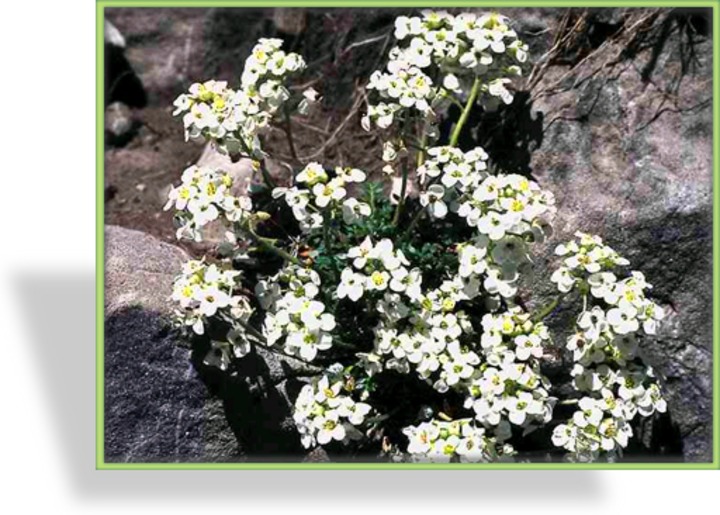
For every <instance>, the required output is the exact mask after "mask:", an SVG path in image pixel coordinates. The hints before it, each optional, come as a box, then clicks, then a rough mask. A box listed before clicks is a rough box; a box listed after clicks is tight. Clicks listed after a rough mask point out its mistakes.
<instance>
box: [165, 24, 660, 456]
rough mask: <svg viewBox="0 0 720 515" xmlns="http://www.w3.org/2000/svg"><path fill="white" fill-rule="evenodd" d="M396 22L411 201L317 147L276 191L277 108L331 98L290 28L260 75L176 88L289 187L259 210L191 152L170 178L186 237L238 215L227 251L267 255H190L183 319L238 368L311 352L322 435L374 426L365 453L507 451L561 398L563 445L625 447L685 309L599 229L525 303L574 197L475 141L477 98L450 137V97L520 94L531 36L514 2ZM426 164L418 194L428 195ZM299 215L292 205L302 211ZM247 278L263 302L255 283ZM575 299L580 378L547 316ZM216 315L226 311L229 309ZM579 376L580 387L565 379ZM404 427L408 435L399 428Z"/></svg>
mask: <svg viewBox="0 0 720 515" xmlns="http://www.w3.org/2000/svg"><path fill="white" fill-rule="evenodd" d="M395 37H396V39H397V46H395V47H394V48H393V49H391V51H390V54H389V62H388V63H387V67H386V68H384V69H383V71H377V72H375V73H374V74H373V75H372V77H371V78H370V81H369V84H368V86H367V87H368V90H370V95H371V96H370V105H369V107H368V113H367V114H366V115H365V116H364V118H363V119H362V125H363V127H364V128H365V129H367V130H370V129H371V128H372V127H373V126H376V127H379V128H381V129H393V128H396V127H398V126H400V127H401V128H402V130H398V131H396V132H397V133H392V134H391V135H390V137H389V138H386V139H387V141H384V142H383V153H382V160H383V161H385V162H386V163H387V164H386V165H385V167H384V168H383V170H384V171H385V172H386V173H388V174H390V173H394V170H396V169H397V167H396V166H395V164H396V163H398V164H399V163H402V166H401V168H402V173H403V177H402V182H401V183H398V184H399V185H400V187H401V191H402V193H401V195H400V197H402V198H399V199H398V198H397V196H395V195H394V194H393V193H390V194H389V195H388V194H385V193H384V191H386V188H384V185H383V184H382V183H381V182H380V181H373V180H371V181H367V175H366V173H365V172H363V171H361V170H359V169H356V168H353V167H335V168H325V167H324V166H323V165H322V164H320V163H317V162H310V163H303V164H301V165H300V166H295V165H297V162H295V161H293V163H287V166H288V167H290V168H292V173H293V180H292V182H291V183H290V182H282V183H281V184H282V185H283V186H284V187H275V184H273V182H274V181H273V180H272V178H271V177H268V174H267V168H266V167H265V166H264V165H263V164H262V161H263V160H264V158H265V157H266V156H265V154H264V153H263V151H262V149H261V148H260V139H259V138H260V136H261V135H262V132H263V130H264V129H265V128H267V127H268V126H270V125H271V124H276V123H277V120H275V117H276V115H279V114H282V115H284V116H287V117H288V118H287V119H286V120H285V121H286V122H287V123H288V124H290V123H291V121H292V120H291V119H290V115H292V114H293V113H295V112H297V111H299V112H302V111H304V106H305V105H306V104H307V103H308V102H309V101H312V100H313V98H314V95H315V94H314V92H309V91H306V92H305V94H300V93H299V92H297V93H294V92H292V91H291V90H290V89H289V88H288V87H287V81H288V79H289V78H290V77H291V76H292V75H294V74H296V73H298V72H300V71H302V70H303V69H304V67H305V63H304V61H303V60H302V58H301V57H300V56H298V55H296V54H293V53H287V52H285V51H283V50H282V48H281V41H280V40H277V39H261V40H260V41H259V42H258V44H257V45H256V46H255V48H253V50H252V53H251V55H250V57H249V58H248V59H247V60H246V62H245V68H244V71H243V73H242V77H241V80H240V89H239V90H232V89H230V88H228V86H227V84H226V83H224V82H216V81H208V82H205V83H203V84H194V85H193V86H191V88H190V91H189V92H188V93H187V94H185V95H181V96H180V97H179V98H178V99H177V100H176V102H175V106H176V108H177V109H176V111H175V114H179V115H182V117H183V121H184V125H185V130H186V136H187V137H188V138H196V137H203V138H206V139H209V140H210V141H212V142H214V143H215V144H216V146H218V147H219V148H220V150H221V151H222V152H226V153H229V154H231V156H232V157H239V156H248V157H251V158H252V159H253V164H254V166H260V170H261V171H262V172H263V179H264V180H265V182H266V184H267V186H268V188H272V193H271V195H268V192H267V191H266V190H264V189H259V190H258V191H255V190H252V191H253V193H252V194H253V195H254V196H253V201H254V203H255V204H256V205H255V206H254V207H255V208H256V209H257V212H256V213H254V214H253V212H252V209H253V205H252V204H253V202H251V201H250V199H249V198H248V197H244V196H242V197H238V196H236V195H235V194H234V193H233V191H234V190H235V189H237V185H233V180H232V178H231V177H230V175H228V174H226V173H223V172H222V171H219V170H214V169H211V168H205V167H198V166H193V167H190V168H188V169H187V170H185V172H184V173H183V176H182V184H180V185H179V186H178V187H176V188H173V189H172V190H171V191H170V194H169V201H168V203H167V205H166V206H165V209H170V208H172V207H174V208H175V209H176V211H177V216H176V219H177V220H178V222H179V224H180V229H179V230H178V232H177V234H178V237H183V236H188V237H191V238H193V239H196V240H198V241H199V240H200V239H201V230H202V228H203V227H204V226H206V225H207V224H208V223H210V222H212V221H214V220H220V221H224V222H227V223H228V225H229V226H230V228H231V229H232V230H233V233H228V234H230V235H231V236H232V237H230V236H229V237H228V240H229V241H228V242H226V243H225V244H224V245H222V246H220V248H218V258H221V259H224V260H225V265H224V266H228V267H229V266H233V267H237V268H238V269H240V268H241V269H242V270H245V271H246V273H243V274H241V272H237V271H232V270H225V269H223V268H222V266H223V265H220V264H217V265H216V264H207V263H206V262H205V261H204V260H203V261H190V262H189V263H187V264H186V265H185V267H184V269H183V273H182V275H180V276H179V277H178V278H177V279H176V281H175V284H174V289H173V295H172V297H173V299H174V300H175V301H176V302H177V303H178V305H179V308H178V311H177V314H178V319H179V321H180V323H181V324H182V325H183V326H185V327H187V328H192V330H193V331H194V332H195V333H197V334H205V335H206V336H205V338H206V340H209V341H208V342H206V343H209V347H210V349H211V350H210V352H209V353H208V356H207V357H206V358H205V360H206V363H209V364H211V365H216V366H218V367H220V368H221V369H223V370H225V369H227V368H228V365H229V364H230V363H231V361H232V360H233V359H237V358H243V357H244V356H245V355H246V354H248V353H249V352H250V351H251V350H252V348H255V347H257V348H264V349H265V351H267V352H273V353H277V354H282V355H285V356H286V357H293V358H294V361H297V360H302V361H305V362H307V363H306V364H307V365H310V366H307V367H306V368H305V370H303V371H302V374H301V376H303V377H304V376H306V375H307V376H308V377H309V378H304V379H301V380H302V381H304V382H305V385H304V386H303V387H302V388H301V390H300V393H299V395H298V397H297V398H296V400H295V403H294V415H293V418H294V422H295V425H296V427H297V429H298V431H299V433H300V436H301V442H302V445H303V446H305V447H306V448H310V447H313V446H315V445H326V444H334V443H337V442H341V443H343V444H351V443H352V442H353V441H355V440H359V439H363V440H364V442H363V444H362V445H360V446H355V445H353V446H352V447H351V449H352V450H353V451H355V450H360V451H364V449H365V443H367V442H371V441H381V440H382V442H383V443H382V450H383V452H384V453H385V454H386V456H388V457H390V458H392V459H404V457H403V458H400V457H399V456H398V455H399V453H407V454H409V455H410V459H412V460H414V461H419V462H426V461H430V462H487V461H499V460H507V459H512V458H513V456H515V454H516V452H515V448H514V447H513V445H517V439H519V438H522V437H524V436H525V435H526V434H528V433H530V432H532V431H534V430H536V429H538V428H539V427H541V426H546V427H548V425H549V424H550V423H551V421H553V416H554V417H555V422H554V423H553V425H550V426H549V427H550V428H551V429H553V434H552V442H553V443H554V445H555V446H557V447H559V448H561V449H557V451H556V452H557V453H561V452H565V451H568V452H569V453H570V457H571V459H576V460H595V459H598V458H599V457H600V456H601V455H603V456H605V455H607V457H608V458H609V459H614V458H615V457H616V456H618V455H620V454H621V452H622V449H623V448H625V447H626V446H627V445H628V440H629V438H630V437H631V436H632V435H633V429H632V423H633V421H634V420H636V417H647V416H651V415H653V414H654V413H656V412H664V411H665V410H666V409H667V406H666V403H665V401H664V400H663V397H662V394H661V391H660V387H659V386H658V383H657V381H656V380H655V378H654V376H653V371H652V369H651V368H650V367H648V366H646V365H644V364H643V363H642V360H641V359H640V352H639V346H640V343H641V341H642V338H644V337H645V336H647V335H652V334H655V332H656V330H657V326H658V324H659V323H660V321H661V320H662V319H663V317H664V312H663V310H662V309H661V308H660V306H658V305H657V304H655V303H654V302H652V300H650V299H649V298H648V295H647V293H648V290H649V289H650V288H651V286H650V285H649V284H648V283H647V281H646V280H645V277H644V275H643V274H642V273H640V272H636V271H632V272H627V273H625V272H624V271H622V269H621V268H620V267H622V266H625V265H628V264H629V263H628V261H627V260H625V259H623V258H622V257H621V256H619V255H618V254H617V253H616V252H615V251H613V250H612V249H611V248H610V247H608V246H606V245H604V244H603V242H602V240H601V239H600V238H598V237H596V236H590V235H587V234H582V233H578V234H577V238H576V240H573V241H571V242H569V243H566V244H564V245H560V246H559V247H557V249H556V253H557V254H558V256H560V258H561V259H562V263H561V266H560V268H559V269H557V270H556V271H555V272H554V273H553V274H552V277H551V281H552V282H553V283H554V284H556V285H557V289H558V290H560V293H561V295H560V296H559V297H558V298H557V299H555V300H553V302H551V303H550V304H548V306H546V307H545V308H544V309H542V310H539V311H538V312H532V313H531V312H528V311H527V310H525V308H524V307H522V306H523V304H522V302H521V299H522V298H524V295H518V290H519V287H520V284H523V283H522V281H521V280H520V278H521V276H523V275H524V274H525V273H526V272H527V271H528V269H529V268H530V267H531V264H532V260H531V259H530V245H531V244H532V243H535V242H538V241H543V240H544V239H545V238H546V237H547V235H548V234H549V228H550V225H549V224H550V220H551V218H552V216H553V214H554V213H555V206H554V198H553V195H552V194H551V193H549V192H546V191H544V190H543V189H541V188H540V186H539V185H538V184H537V183H535V182H533V181H532V180H529V179H527V178H526V177H523V176H521V175H517V174H504V173H500V171H499V170H498V169H497V167H496V166H490V161H489V156H488V154H487V153H486V152H485V151H484V150H483V149H482V148H480V147H476V148H473V149H470V150H468V151H463V150H460V149H459V148H457V142H458V141H460V136H461V134H462V129H463V126H464V125H465V124H466V123H467V116H462V117H461V118H460V119H459V120H458V121H457V124H456V125H455V128H454V129H453V131H452V134H451V135H450V137H449V138H448V143H447V145H445V144H444V142H442V143H440V142H438V138H439V137H440V131H439V130H438V127H437V124H436V120H437V117H436V114H441V113H442V110H443V109H445V108H446V106H448V105H450V103H454V104H456V105H459V104H461V103H463V102H465V103H466V105H465V109H467V111H464V112H465V113H467V112H468V111H469V110H470V109H471V108H472V104H473V102H476V101H477V102H480V103H481V104H482V105H483V107H484V108H486V109H490V108H493V107H494V106H495V105H498V104H499V103H510V102H511V101H512V93H511V91H510V89H509V86H508V83H509V82H510V80H511V78H512V77H514V76H517V75H520V73H521V65H522V63H524V62H525V61H526V60H527V47H526V46H525V45H524V44H523V43H522V42H521V41H520V40H519V39H518V37H517V34H516V33H515V32H514V31H513V30H512V29H511V28H510V24H509V22H508V20H507V19H505V18H503V17H502V16H499V15H496V14H488V15H476V14H472V13H465V14H459V15H451V14H448V13H445V12H433V11H424V12H422V15H421V16H417V17H407V16H401V17H399V18H398V19H397V20H396V22H395ZM285 129H286V130H285V133H286V135H287V136H288V137H289V138H291V132H292V131H291V130H289V127H285ZM387 134H390V133H389V132H388V133H387ZM290 147H291V148H294V147H293V145H292V141H290ZM379 157H380V156H378V158H379ZM411 158H412V159H411ZM415 158H416V159H417V161H416V162H417V163H418V165H417V167H416V170H414V171H413V170H412V168H411V166H409V164H410V163H411V162H414V161H415ZM369 169H370V168H368V170H369ZM413 172H416V173H413ZM415 176H416V177H417V179H418V181H417V182H418V184H416V186H418V188H417V189H418V197H417V198H415V197H414V196H411V195H407V193H408V181H409V180H414V177H415ZM366 181H367V182H366ZM360 183H365V184H362V186H361V187H360ZM233 186H235V187H233ZM285 186H286V187H285ZM360 189H361V190H362V196H357V197H355V196H354V194H355V191H356V190H360ZM410 191H412V190H410ZM270 197H272V198H270ZM289 212H292V217H291V218H290V221H291V222H292V223H289V224H283V222H284V221H286V220H287V217H288V216H289ZM292 218H294V219H295V220H296V221H297V224H296V223H295V221H293V220H292ZM281 225H282V226H281ZM415 228H417V230H415V231H414V229H415ZM320 229H321V230H320ZM240 238H242V239H243V240H244V239H247V240H248V241H240ZM244 251H247V254H243V252H244ZM268 256H272V257H273V258H274V259H267V257H268ZM280 260H282V264H280V263H279V261H280ZM248 290H254V298H253V300H252V302H253V303H252V306H255V307H257V308H258V311H259V313H258V314H257V315H256V316H253V308H252V307H251V302H250V300H249V299H248V298H246V297H245V296H243V295H241V292H246V291H248ZM561 299H567V300H570V301H578V300H579V301H581V305H582V312H580V313H579V316H578V317H577V320H576V323H575V326H574V329H573V334H571V335H570V337H569V338H568V340H567V343H566V345H565V347H566V350H567V355H568V357H569V356H572V369H571V370H569V373H570V377H571V378H572V384H571V385H570V386H568V387H567V388H558V389H556V390H554V389H552V387H551V384H550V381H549V379H548V378H547V377H545V375H544V374H543V366H544V365H545V366H546V365H547V362H545V361H544V360H546V359H548V357H549V356H550V355H552V354H555V353H556V352H557V349H555V351H554V352H550V351H549V347H550V345H551V338H550V334H549V331H548V328H547V327H546V326H545V325H544V323H543V319H544V317H546V316H548V314H550V313H552V312H553V310H554V309H555V307H556V306H557V305H558V303H559V302H560V300H561ZM518 304H520V306H518ZM578 311H579V310H578ZM213 318H214V320H212V322H218V325H217V326H215V325H212V326H208V323H209V322H211V319H213ZM224 331H227V336H225V334H224ZM218 335H220V336H219V337H218ZM246 359H247V358H246ZM336 361H339V363H336V364H334V365H331V366H327V364H328V363H333V362H336ZM562 361H563V362H565V360H562ZM553 362H554V363H560V360H557V359H554V360H553ZM545 370H546V371H547V370H549V369H548V368H545ZM569 390H572V393H571V395H570V397H571V398H570V399H567V398H566V399H563V400H562V401H560V400H558V399H557V398H556V397H555V395H558V394H559V393H567V391H569ZM428 393H429V395H428ZM393 395H396V397H393ZM397 395H401V396H402V397H403V398H402V399H398V398H397ZM394 403H397V404H398V407H397V409H396V408H395V407H394V406H393V404H394ZM575 406H576V407H575ZM378 411H379V412H381V413H380V414H378V413H377V412H378ZM371 413H372V415H371ZM560 421H562V423H560V424H559V425H556V424H557V423H558V422H560ZM400 428H403V429H402V435H404V437H406V439H407V441H405V440H404V439H403V440H402V441H400V442H397V441H393V440H394V439H395V438H396V436H397V435H398V429H400ZM511 444H512V445H511ZM562 449H564V450H562ZM603 453H605V454H603Z"/></svg>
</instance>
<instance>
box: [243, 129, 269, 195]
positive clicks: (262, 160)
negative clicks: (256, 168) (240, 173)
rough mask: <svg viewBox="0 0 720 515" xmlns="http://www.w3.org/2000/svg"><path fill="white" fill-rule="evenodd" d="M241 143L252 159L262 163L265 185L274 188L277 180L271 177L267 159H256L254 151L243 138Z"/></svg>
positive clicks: (261, 170) (261, 171)
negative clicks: (266, 165) (266, 164)
mask: <svg viewBox="0 0 720 515" xmlns="http://www.w3.org/2000/svg"><path fill="white" fill-rule="evenodd" d="M240 144H241V145H242V147H243V150H245V153H246V154H247V155H248V157H249V158H250V159H252V160H253V161H257V162H258V163H260V174H261V175H262V178H263V181H264V182H265V185H266V186H267V187H268V188H270V189H274V188H275V186H276V184H275V181H273V180H272V177H270V172H268V171H267V168H266V167H265V160H264V159H255V158H254V157H253V156H252V152H251V151H250V149H249V148H248V146H247V145H246V144H245V141H243V140H242V138H241V139H240Z"/></svg>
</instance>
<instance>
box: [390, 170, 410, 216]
mask: <svg viewBox="0 0 720 515" xmlns="http://www.w3.org/2000/svg"><path fill="white" fill-rule="evenodd" d="M408 168H409V167H408V165H407V157H405V158H403V170H402V183H401V184H400V198H399V199H398V204H397V207H396V208H395V216H394V217H393V225H394V226H395V227H397V225H398V224H399V223H400V214H401V213H402V209H403V206H404V205H405V192H406V190H407V182H408V172H409V171H410V170H409V169H408Z"/></svg>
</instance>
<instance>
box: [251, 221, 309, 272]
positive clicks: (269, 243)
mask: <svg viewBox="0 0 720 515" xmlns="http://www.w3.org/2000/svg"><path fill="white" fill-rule="evenodd" d="M247 230H248V232H249V233H250V235H251V236H252V237H253V239H254V240H255V241H257V242H258V243H259V244H260V246H261V247H262V248H264V249H265V250H267V251H268V252H271V253H273V254H275V255H277V256H280V257H281V258H283V259H285V260H286V261H290V262H291V263H294V264H296V265H300V264H302V263H300V260H299V259H298V258H296V257H295V256H292V255H290V254H288V253H287V252H285V251H284V250H283V249H281V248H279V247H276V246H275V245H274V244H273V241H274V240H271V239H270V238H264V237H262V236H260V235H259V234H257V233H256V232H255V231H254V230H253V229H252V228H251V227H248V228H247Z"/></svg>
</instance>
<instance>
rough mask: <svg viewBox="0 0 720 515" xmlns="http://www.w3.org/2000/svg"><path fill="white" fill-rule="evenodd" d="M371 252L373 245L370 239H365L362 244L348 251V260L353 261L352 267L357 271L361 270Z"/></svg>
mask: <svg viewBox="0 0 720 515" xmlns="http://www.w3.org/2000/svg"><path fill="white" fill-rule="evenodd" d="M372 250H373V244H372V241H371V240H370V237H369V236H368V237H366V238H365V239H364V240H363V242H362V243H361V244H360V245H359V246H357V247H352V248H351V249H350V250H349V251H348V255H347V256H348V258H350V259H352V260H353V266H354V267H355V268H357V269H358V270H362V269H363V268H364V267H365V265H366V264H367V260H368V257H369V256H370V252H371V251H372Z"/></svg>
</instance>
